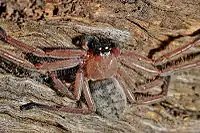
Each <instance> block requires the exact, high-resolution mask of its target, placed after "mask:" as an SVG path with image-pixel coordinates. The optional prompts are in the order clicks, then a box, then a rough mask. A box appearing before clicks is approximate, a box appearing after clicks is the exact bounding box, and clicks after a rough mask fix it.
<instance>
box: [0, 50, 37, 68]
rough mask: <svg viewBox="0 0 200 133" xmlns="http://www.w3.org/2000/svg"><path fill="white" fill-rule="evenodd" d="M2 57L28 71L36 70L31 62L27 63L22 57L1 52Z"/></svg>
mask: <svg viewBox="0 0 200 133" xmlns="http://www.w3.org/2000/svg"><path fill="white" fill-rule="evenodd" d="M0 57H2V58H4V59H6V60H8V61H10V62H13V63H15V64H17V65H19V66H21V67H24V68H26V69H29V70H35V66H34V65H33V64H32V63H30V62H29V61H27V60H25V59H23V58H20V57H18V58H17V57H16V56H15V55H13V54H11V53H8V52H6V51H4V50H0Z"/></svg>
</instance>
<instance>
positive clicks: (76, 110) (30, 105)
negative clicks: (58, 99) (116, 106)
mask: <svg viewBox="0 0 200 133" xmlns="http://www.w3.org/2000/svg"><path fill="white" fill-rule="evenodd" d="M34 108H40V109H44V110H53V111H62V112H67V113H78V114H90V113H92V112H94V111H93V110H90V109H85V108H78V107H77V108H73V107H68V106H61V105H59V106H57V105H44V104H40V103H35V102H30V103H27V104H24V105H21V106H20V110H21V111H24V110H30V109H34Z"/></svg>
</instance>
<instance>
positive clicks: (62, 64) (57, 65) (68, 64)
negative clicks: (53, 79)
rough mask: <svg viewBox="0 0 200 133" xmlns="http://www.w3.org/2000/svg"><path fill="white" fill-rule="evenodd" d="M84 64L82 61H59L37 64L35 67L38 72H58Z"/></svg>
mask: <svg viewBox="0 0 200 133" xmlns="http://www.w3.org/2000/svg"><path fill="white" fill-rule="evenodd" d="M82 62H83V61H82V59H69V60H58V61H55V62H43V63H39V64H35V67H36V68H37V69H38V70H46V71H56V70H62V69H68V68H72V67H75V66H77V65H79V64H82Z"/></svg>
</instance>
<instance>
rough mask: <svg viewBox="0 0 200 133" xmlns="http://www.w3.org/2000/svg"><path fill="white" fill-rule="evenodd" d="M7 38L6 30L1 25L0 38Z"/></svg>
mask: <svg viewBox="0 0 200 133" xmlns="http://www.w3.org/2000/svg"><path fill="white" fill-rule="evenodd" d="M6 38H7V33H6V31H5V30H4V29H3V28H2V27H0V39H1V40H3V41H5V40H6Z"/></svg>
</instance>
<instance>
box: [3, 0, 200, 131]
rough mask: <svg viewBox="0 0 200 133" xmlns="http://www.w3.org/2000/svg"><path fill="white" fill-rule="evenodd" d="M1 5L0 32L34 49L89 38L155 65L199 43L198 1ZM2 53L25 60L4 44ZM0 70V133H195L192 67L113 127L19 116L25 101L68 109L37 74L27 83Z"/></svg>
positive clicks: (83, 119)
mask: <svg viewBox="0 0 200 133" xmlns="http://www.w3.org/2000/svg"><path fill="white" fill-rule="evenodd" d="M0 6H1V12H0V15H1V21H0V25H1V26H2V27H3V28H4V29H5V30H6V31H7V32H8V34H9V35H11V36H13V37H14V38H16V39H18V40H21V41H23V42H24V43H26V44H27V45H33V46H40V47H52V46H53V47H58V46H59V47H75V46H74V45H73V44H72V42H71V38H73V37H75V36H77V35H81V34H95V35H99V36H102V37H108V38H111V39H114V40H116V41H117V42H118V43H119V45H120V47H122V48H126V49H131V50H134V51H135V52H138V53H140V54H141V55H143V56H148V57H150V58H156V57H158V56H160V55H162V54H163V53H166V52H168V51H171V50H173V49H175V48H177V47H180V46H183V45H185V44H187V43H188V42H191V41H193V40H194V39H195V38H197V37H199V36H200V35H199V34H200V1H199V0H171V1H170V0H167V1H166V0H159V1H158V0H136V1H134V0H132V1H131V0H129V1H128V0H124V1H123V0H121V1H120V0H115V1H113V0H105V1H96V0H94V1H89V0H88V1H87V0H82V1H81V0H69V1H59V0H46V1H42V0H37V1H33V0H10V1H7V2H6V1H5V0H3V1H1V2H0ZM169 36H170V37H169ZM166 40H168V41H166ZM168 42H170V43H168ZM0 47H1V49H7V50H9V51H10V52H16V53H18V54H17V56H23V55H21V53H20V51H18V50H17V49H15V48H13V47H12V46H8V45H7V44H5V43H3V42H0ZM2 62H3V61H1V62H0V63H1V67H2V66H3V65H4V64H3V63H2ZM2 68H3V67H2ZM0 70H1V74H0V89H1V93H0V103H1V104H0V131H1V132H200V128H199V125H200V120H199V118H200V84H199V79H200V77H199V74H200V70H199V69H198V68H195V69H191V70H187V71H184V72H179V73H175V74H174V75H173V76H172V82H171V85H170V90H169V92H168V97H167V99H166V100H165V101H164V102H160V103H156V104H153V105H127V106H126V110H125V113H124V114H122V115H121V116H120V118H119V119H118V120H113V119H110V118H105V117H103V116H100V115H97V114H91V115H78V114H69V113H64V112H54V111H44V110H41V109H37V108H35V109H32V110H27V111H20V110H19V106H20V105H22V104H25V103H27V102H30V101H35V102H40V103H44V104H50V105H51V104H63V105H69V106H73V105H74V102H73V101H71V100H70V99H68V98H66V97H60V96H58V95H57V94H56V93H55V92H54V91H53V90H52V89H50V88H48V87H47V86H45V85H42V84H41V83H40V82H39V81H38V80H39V79H37V80H35V77H37V73H32V75H31V77H33V78H30V77H29V76H27V75H26V74H24V75H17V74H16V73H15V74H11V73H9V72H8V71H7V70H5V68H3V69H0ZM132 78H141V77H138V75H137V76H136V75H135V76H134V75H133V77H132ZM141 80H142V79H141Z"/></svg>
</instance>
